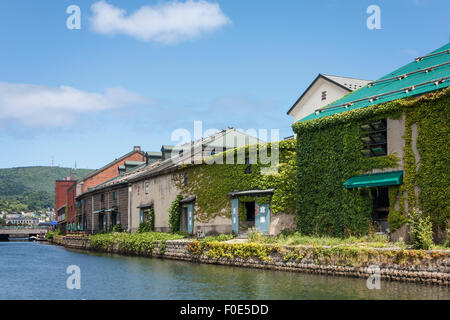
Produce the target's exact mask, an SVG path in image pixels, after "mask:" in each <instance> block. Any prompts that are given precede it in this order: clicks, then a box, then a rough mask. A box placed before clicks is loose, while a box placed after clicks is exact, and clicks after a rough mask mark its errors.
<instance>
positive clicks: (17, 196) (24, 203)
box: [0, 167, 92, 211]
mask: <svg viewBox="0 0 450 320" xmlns="http://www.w3.org/2000/svg"><path fill="white" fill-rule="evenodd" d="M91 172H92V170H91V169H71V168H60V167H53V168H52V167H20V168H8V169H0V211H2V210H6V211H21V210H39V209H41V208H47V207H53V206H54V201H55V200H54V199H55V180H62V179H64V178H65V177H67V176H69V175H70V173H73V174H74V179H75V180H77V179H80V178H82V177H84V176H86V175H88V174H89V173H91Z"/></svg>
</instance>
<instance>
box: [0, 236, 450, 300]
mask: <svg viewBox="0 0 450 320" xmlns="http://www.w3.org/2000/svg"><path fill="white" fill-rule="evenodd" d="M72 264H75V265H78V266H80V268H81V290H68V289H66V286H65V284H66V279H67V277H68V275H67V274H66V268H67V266H69V265H72ZM0 283H1V284H2V285H1V287H0V299H408V300H410V299H450V295H449V290H448V289H447V288H441V287H436V286H423V285H415V284H409V283H400V282H384V281H382V282H381V290H368V289H367V287H366V281H365V279H360V278H346V277H327V276H319V275H311V274H305V273H290V272H282V271H270V270H259V269H247V268H236V267H227V266H217V265H207V264H195V263H189V262H182V261H171V260H161V259H150V258H139V257H124V256H118V255H108V254H97V253H92V252H88V253H86V252H80V251H76V250H67V249H65V248H62V247H57V246H52V245H46V244H42V243H31V242H8V243H0Z"/></svg>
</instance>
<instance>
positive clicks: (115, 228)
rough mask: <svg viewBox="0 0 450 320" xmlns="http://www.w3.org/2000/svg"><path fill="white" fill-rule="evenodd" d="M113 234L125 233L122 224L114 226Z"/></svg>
mask: <svg viewBox="0 0 450 320" xmlns="http://www.w3.org/2000/svg"><path fill="white" fill-rule="evenodd" d="M112 232H123V229H122V225H121V224H120V223H119V224H116V225H114V227H113V228H112Z"/></svg>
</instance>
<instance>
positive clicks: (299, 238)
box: [248, 232, 393, 247]
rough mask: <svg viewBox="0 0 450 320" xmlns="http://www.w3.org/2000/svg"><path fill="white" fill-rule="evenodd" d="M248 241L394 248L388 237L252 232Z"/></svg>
mask: <svg viewBox="0 0 450 320" xmlns="http://www.w3.org/2000/svg"><path fill="white" fill-rule="evenodd" d="M248 240H249V241H250V242H256V243H266V244H280V245H312V246H337V245H353V244H358V245H360V246H373V247H389V246H393V244H392V243H389V241H388V238H387V237H386V236H371V237H349V238H334V237H316V236H306V235H302V234H301V233H300V232H284V233H281V234H280V235H278V236H276V237H269V236H264V235H262V234H261V233H259V232H252V233H250V234H249V235H248Z"/></svg>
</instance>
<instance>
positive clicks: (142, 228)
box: [137, 221, 153, 233]
mask: <svg viewBox="0 0 450 320" xmlns="http://www.w3.org/2000/svg"><path fill="white" fill-rule="evenodd" d="M151 231H153V228H152V224H151V221H145V222H142V223H141V224H140V225H139V228H138V229H137V233H144V232H151Z"/></svg>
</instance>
